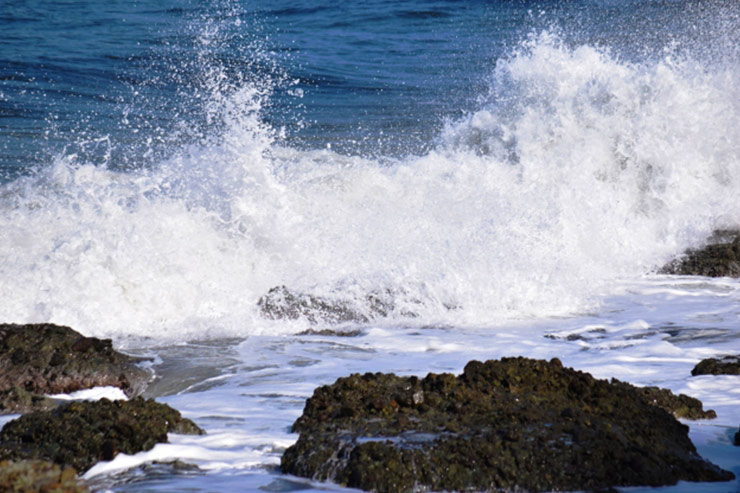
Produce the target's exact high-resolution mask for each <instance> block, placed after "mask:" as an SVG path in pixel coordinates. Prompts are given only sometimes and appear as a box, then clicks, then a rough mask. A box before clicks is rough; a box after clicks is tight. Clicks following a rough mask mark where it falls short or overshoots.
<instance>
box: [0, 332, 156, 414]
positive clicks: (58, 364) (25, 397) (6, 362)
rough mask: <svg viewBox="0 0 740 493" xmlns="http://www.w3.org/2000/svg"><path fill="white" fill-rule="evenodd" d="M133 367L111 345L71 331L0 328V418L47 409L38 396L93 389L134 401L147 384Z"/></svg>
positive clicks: (145, 377)
mask: <svg viewBox="0 0 740 493" xmlns="http://www.w3.org/2000/svg"><path fill="white" fill-rule="evenodd" d="M137 361H138V360H137V359H135V358H132V357H131V356H127V355H125V354H122V353H119V352H117V351H115V350H114V349H113V346H112V344H111V341H110V339H97V338H95V337H84V336H83V335H82V334H80V333H78V332H76V331H74V330H72V329H70V328H69V327H63V326H58V325H53V324H28V325H16V324H0V413H5V414H7V413H15V412H19V411H28V410H34V409H37V408H38V406H37V405H36V404H39V403H41V404H42V405H46V404H48V403H45V404H44V403H43V402H42V401H43V399H41V397H40V396H41V394H60V393H69V392H74V391H77V390H81V389H88V388H92V387H96V386H113V387H118V388H120V389H122V390H123V391H124V392H126V393H127V394H128V395H129V396H132V395H137V394H139V393H140V392H141V391H142V390H143V389H144V386H145V385H146V381H147V380H148V378H149V374H148V373H147V372H146V371H145V370H143V369H141V368H140V367H138V366H137V365H136V362H137ZM24 392H25V393H24ZM13 397H18V400H16V401H13V400H12V398H13ZM26 404H27V406H26ZM42 407H43V406H42Z"/></svg>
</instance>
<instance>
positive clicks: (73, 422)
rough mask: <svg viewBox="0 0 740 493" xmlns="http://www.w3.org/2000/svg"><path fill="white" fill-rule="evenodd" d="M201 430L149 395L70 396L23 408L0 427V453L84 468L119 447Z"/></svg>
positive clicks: (127, 449)
mask: <svg viewBox="0 0 740 493" xmlns="http://www.w3.org/2000/svg"><path fill="white" fill-rule="evenodd" d="M168 432H171V433H183V434H203V433H204V432H203V430H201V429H200V428H199V427H198V426H197V425H196V424H195V423H193V422H192V421H190V420H189V419H186V418H183V417H181V416H180V413H179V412H178V411H177V410H175V409H172V408H171V407H169V406H167V405H166V404H160V403H158V402H155V401H154V400H152V399H148V400H145V399H143V398H141V397H137V398H135V399H132V400H130V401H109V400H108V399H101V400H99V401H95V402H85V401H80V402H71V403H69V404H64V405H61V406H59V407H57V408H56V409H53V410H51V411H36V412H33V413H28V414H24V415H23V416H21V417H20V418H18V419H15V420H13V421H10V422H8V423H6V425H5V426H4V427H3V429H2V430H1V431H0V459H44V460H49V461H51V462H54V463H57V464H60V465H65V466H72V467H74V468H75V469H77V470H78V471H82V472H84V471H86V470H88V469H89V468H90V467H92V466H93V465H94V464H95V463H96V462H98V461H100V460H111V459H113V458H114V457H115V456H116V455H117V454H118V453H119V452H123V453H126V454H135V453H137V452H141V451H143V450H149V449H151V448H152V447H154V445H155V444H157V443H166V442H167V433H168Z"/></svg>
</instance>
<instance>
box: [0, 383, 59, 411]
mask: <svg viewBox="0 0 740 493" xmlns="http://www.w3.org/2000/svg"><path fill="white" fill-rule="evenodd" d="M56 405H57V403H56V402H54V400H53V399H50V398H49V397H45V396H43V395H39V394H34V393H32V392H28V391H27V390H24V389H22V388H20V387H13V388H12V389H9V390H0V414H21V413H27V412H30V411H46V410H48V409H52V408H53V407H55V406H56Z"/></svg>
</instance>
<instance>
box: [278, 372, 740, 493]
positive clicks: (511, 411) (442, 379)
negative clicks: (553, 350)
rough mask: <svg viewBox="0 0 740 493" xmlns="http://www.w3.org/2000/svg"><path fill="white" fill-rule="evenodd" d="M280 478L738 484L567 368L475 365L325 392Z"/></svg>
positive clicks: (438, 486)
mask: <svg viewBox="0 0 740 493" xmlns="http://www.w3.org/2000/svg"><path fill="white" fill-rule="evenodd" d="M293 430H294V432H298V433H300V437H299V439H298V441H297V443H296V444H295V445H293V446H292V447H290V448H288V449H287V450H286V451H285V453H284V455H283V458H282V468H283V471H284V472H286V473H290V474H295V475H297V476H304V477H308V478H313V479H316V480H333V481H336V482H338V483H340V484H343V485H346V486H350V487H355V488H361V489H365V490H372V491H381V492H384V491H388V492H390V491H394V492H395V491H414V490H418V489H430V490H434V491H438V490H486V491H519V490H527V491H551V490H569V491H570V490H596V489H601V488H609V487H614V486H631V485H635V486H636V485H650V486H660V485H667V484H674V483H676V482H677V481H679V480H686V481H726V480H730V479H732V478H733V477H734V475H733V474H732V473H731V472H728V471H724V470H721V469H719V468H718V467H716V466H715V465H713V464H710V463H708V462H706V461H704V460H703V459H702V458H701V457H699V455H698V454H697V452H696V449H695V448H694V446H693V444H692V443H691V441H690V440H689V437H688V427H687V426H685V425H684V424H682V423H680V422H678V421H677V420H676V419H675V418H674V417H673V416H672V415H671V414H670V413H669V412H667V411H666V410H664V409H662V408H660V407H658V406H656V405H653V404H652V403H651V402H649V399H648V398H647V397H646V395H645V392H643V391H641V390H640V389H638V388H636V387H634V386H632V385H629V384H627V383H623V382H620V381H617V380H612V381H611V382H608V381H605V380H597V379H595V378H593V377H592V376H591V375H588V374H586V373H582V372H579V371H575V370H573V369H569V368H564V367H563V366H562V364H561V363H560V361H558V360H556V359H553V360H552V361H550V362H547V361H537V360H531V359H526V358H506V359H503V360H501V361H488V362H486V363H481V362H478V361H471V362H470V363H468V365H467V366H466V367H465V370H464V372H463V373H462V374H461V375H460V376H457V377H456V376H454V375H451V374H433V373H430V374H429V375H427V376H426V377H425V378H423V379H419V378H417V377H398V376H396V375H393V374H382V373H375V374H372V373H367V374H364V375H359V374H354V375H351V376H349V377H346V378H340V379H338V380H337V381H336V382H335V383H334V384H333V385H327V386H323V387H319V388H318V389H316V391H315V392H314V394H313V396H312V397H311V398H309V399H308V400H307V401H306V406H305V409H304V411H303V415H302V416H301V417H300V418H298V420H297V421H296V422H295V424H294V426H293Z"/></svg>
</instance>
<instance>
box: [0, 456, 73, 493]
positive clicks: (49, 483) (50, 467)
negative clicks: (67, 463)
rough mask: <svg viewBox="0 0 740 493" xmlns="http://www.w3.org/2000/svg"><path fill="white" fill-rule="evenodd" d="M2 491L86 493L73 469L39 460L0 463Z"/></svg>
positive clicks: (19, 492)
mask: <svg viewBox="0 0 740 493" xmlns="http://www.w3.org/2000/svg"><path fill="white" fill-rule="evenodd" d="M0 491H3V492H6V493H85V492H87V491H88V489H87V488H86V487H85V486H84V485H83V484H81V483H78V482H77V473H76V471H75V470H74V469H72V468H71V467H65V468H63V469H62V468H61V467H59V466H58V465H56V464H52V463H50V462H44V461H38V460H24V461H18V462H11V461H2V462H0Z"/></svg>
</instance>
